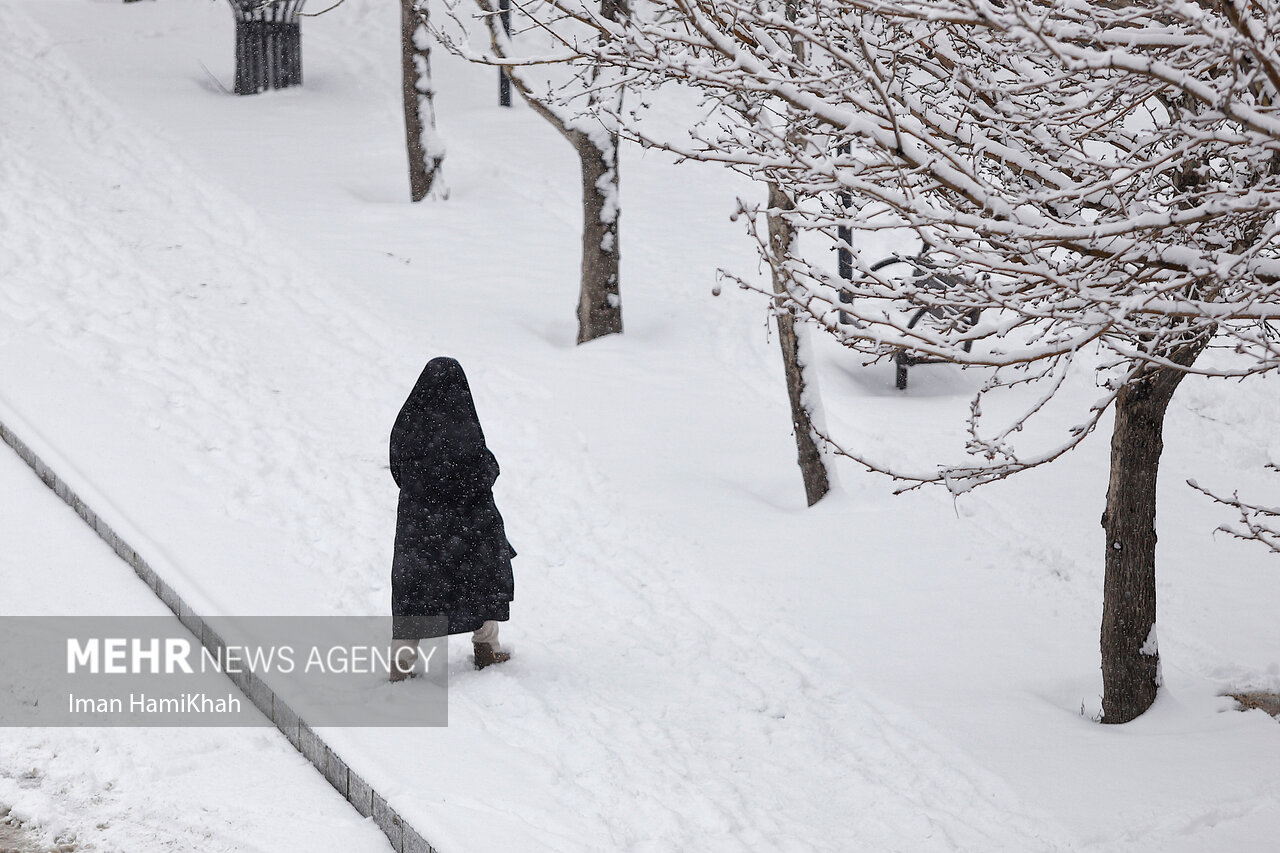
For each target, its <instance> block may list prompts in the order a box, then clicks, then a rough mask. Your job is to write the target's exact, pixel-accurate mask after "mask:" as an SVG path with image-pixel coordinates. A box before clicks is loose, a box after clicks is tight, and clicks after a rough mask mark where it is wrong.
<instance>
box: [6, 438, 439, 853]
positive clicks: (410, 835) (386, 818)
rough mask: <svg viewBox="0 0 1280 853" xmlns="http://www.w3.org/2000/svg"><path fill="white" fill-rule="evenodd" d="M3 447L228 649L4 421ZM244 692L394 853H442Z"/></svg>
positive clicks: (264, 700) (280, 706) (295, 727)
mask: <svg viewBox="0 0 1280 853" xmlns="http://www.w3.org/2000/svg"><path fill="white" fill-rule="evenodd" d="M0 441H3V442H4V443H5V444H7V445H9V446H10V447H11V448H13V450H14V452H15V453H17V454H18V456H19V457H20V458H21V459H22V461H23V462H25V463H27V465H28V466H29V467H30V468H31V470H33V471H35V473H36V476H37V477H39V478H40V479H41V481H43V482H44V484H45V485H46V486H48V487H49V488H50V489H51V490H53V493H54V494H56V495H57V496H58V497H59V498H61V499H62V501H63V503H65V504H67V506H69V507H71V508H72V509H73V510H75V511H76V515H78V516H80V518H81V519H82V520H83V521H84V523H85V524H87V525H89V527H90V528H92V529H93V531H94V532H95V533H97V534H98V537H99V538H100V539H102V541H104V542H106V543H107V544H108V545H110V546H111V550H113V551H115V552H116V555H117V556H119V557H120V559H121V560H124V561H125V562H126V563H128V564H129V565H130V566H131V567H132V568H133V570H134V572H135V573H137V575H138V577H139V578H141V579H142V582H143V583H145V584H146V585H147V587H148V588H149V589H150V590H151V591H152V592H153V593H155V595H156V597H157V598H159V599H160V601H161V602H163V603H164V605H165V606H166V607H168V608H169V609H170V610H172V611H173V614H174V615H175V616H177V617H178V619H179V621H181V622H182V624H183V625H184V626H185V627H186V629H187V630H188V631H190V632H191V634H192V636H194V637H195V638H196V639H197V640H198V641H199V642H200V644H201V645H202V646H204V647H205V648H206V649H208V650H209V651H210V652H211V653H217V652H219V651H220V650H222V649H223V648H225V643H224V642H223V640H222V638H221V637H220V636H218V634H217V633H216V632H215V631H213V630H212V629H211V628H210V627H209V626H208V625H206V624H205V621H204V619H203V618H202V617H201V616H200V614H198V613H196V612H195V611H194V610H192V609H191V607H190V606H188V604H187V603H186V602H185V601H183V600H182V597H181V596H179V595H178V593H177V592H175V591H174V589H173V587H171V586H169V584H167V583H165V581H164V579H163V578H161V577H160V576H159V575H158V574H156V572H155V570H154V569H152V568H151V565H150V564H149V563H148V562H147V561H146V559H145V558H144V557H142V556H141V555H140V554H139V553H138V552H137V550H136V549H135V548H134V547H133V546H132V545H130V544H129V543H128V542H126V541H125V540H124V539H123V538H122V537H121V536H119V535H117V534H116V532H115V531H114V530H113V529H112V528H111V526H110V525H109V524H107V522H105V521H103V520H102V518H101V516H99V515H98V514H97V513H96V512H94V510H93V509H92V508H90V507H89V505H88V504H87V503H85V502H84V500H82V499H81V498H80V496H79V495H78V494H76V492H75V491H74V490H73V489H72V488H71V487H70V486H69V485H67V482H66V481H65V480H63V479H62V478H61V477H60V476H58V474H57V472H55V471H54V470H53V469H52V468H51V467H50V466H49V465H48V464H47V463H46V462H45V461H44V460H43V459H41V458H40V456H39V455H38V454H37V453H36V452H35V451H34V450H32V449H31V447H30V445H28V444H27V443H26V442H25V441H23V440H22V439H21V438H19V437H18V436H17V435H16V434H15V433H14V432H13V430H12V429H10V428H9V427H8V426H7V425H6V424H5V423H4V422H3V421H0ZM227 677H228V678H229V679H231V682H232V683H233V684H235V685H236V686H237V687H239V688H240V690H241V691H243V692H244V694H245V696H246V697H248V699H249V701H250V702H252V703H253V704H254V705H255V706H256V707H257V708H258V710H259V711H261V712H262V713H263V714H264V715H265V716H266V717H267V719H269V720H270V721H271V722H272V723H274V724H275V727H276V728H277V729H279V730H280V733H281V734H283V735H284V736H285V738H286V739H287V740H288V741H289V743H291V744H292V745H293V747H294V749H296V750H298V752H300V753H302V755H303V757H304V758H306V759H307V761H309V762H311V765H312V766H313V767H315V769H316V771H317V772H318V773H319V774H320V775H321V776H323V777H324V778H325V780H326V781H327V782H328V783H329V784H330V785H332V786H333V788H334V790H336V791H337V792H338V793H339V794H341V795H342V797H343V799H345V800H346V801H347V802H348V803H350V804H351V807H352V808H354V809H355V810H356V811H357V812H358V813H359V814H360V816H361V817H366V818H367V817H372V818H373V821H374V823H376V824H377V825H378V829H380V830H382V833H383V834H384V835H385V836H387V840H388V841H390V842H391V848H392V849H393V850H395V851H396V853H440V851H438V850H436V848H434V847H432V846H431V845H430V844H429V843H427V840H426V839H425V838H423V837H422V834H421V833H419V832H418V831H417V830H416V829H414V828H413V827H412V826H410V825H409V824H408V822H406V821H405V820H404V819H403V818H402V817H400V815H399V814H398V813H397V812H396V810H395V809H393V808H391V806H390V805H388V803H387V801H386V799H385V798H384V797H383V796H382V795H381V794H379V793H378V792H377V791H376V790H374V789H373V787H372V786H371V785H370V784H369V783H368V782H366V781H365V780H364V779H362V778H361V777H360V776H359V775H357V774H356V773H355V772H354V771H353V770H351V769H350V768H349V767H348V766H347V763H346V762H345V761H343V760H342V758H341V756H339V755H338V753H336V752H334V751H333V749H332V748H330V746H329V745H328V744H327V743H325V742H324V740H323V739H322V738H321V737H320V736H319V735H318V734H316V733H315V731H314V730H313V729H312V728H311V727H310V726H309V725H307V723H306V721H305V720H303V719H302V718H300V717H299V716H298V715H297V714H296V713H294V711H293V709H292V708H290V707H289V706H288V705H287V704H286V703H285V702H284V701H283V700H281V699H280V698H279V697H278V696H276V694H275V692H274V691H273V690H272V689H271V687H270V686H269V685H267V683H266V682H264V681H263V680H262V679H261V678H260V677H258V675H256V674H255V673H251V672H241V673H232V674H228V676H227Z"/></svg>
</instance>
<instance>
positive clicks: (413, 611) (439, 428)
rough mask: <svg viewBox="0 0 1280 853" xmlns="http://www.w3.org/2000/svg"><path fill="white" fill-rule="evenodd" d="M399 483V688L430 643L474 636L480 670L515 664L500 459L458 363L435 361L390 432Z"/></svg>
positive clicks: (395, 589)
mask: <svg viewBox="0 0 1280 853" xmlns="http://www.w3.org/2000/svg"><path fill="white" fill-rule="evenodd" d="M391 476H392V477H393V478H394V479H395V481H396V485H397V486H399V487H400V508H399V511H398V513H397V515H396V545H395V557H394V559H393V561H392V564H391V614H392V633H393V636H394V639H395V643H394V645H395V647H396V655H395V660H396V661H397V662H398V665H397V666H394V667H392V673H391V680H392V681H399V680H400V679H401V678H404V677H405V676H406V675H407V673H408V671H409V670H411V669H412V667H413V663H414V660H415V657H416V649H417V644H418V640H421V639H423V638H424V637H438V636H443V635H444V634H460V633H463V632H466V631H474V632H475V633H474V634H473V635H472V637H471V640H472V643H473V645H474V648H475V665H476V669H483V668H484V667H486V666H489V665H490V664H495V663H502V662H503V661H506V660H508V659H509V658H510V654H508V653H507V652H504V651H502V647H501V646H500V645H499V644H498V623H499V622H505V621H506V620H507V618H508V604H509V603H510V601H511V600H512V598H514V580H513V578H512V575H511V558H512V557H514V556H515V553H516V552H515V551H514V550H513V549H512V547H511V543H510V542H508V541H507V535H506V532H505V530H504V529H503V526H502V516H501V515H499V514H498V508H497V506H496V505H494V502H493V491H492V489H493V483H494V481H495V480H496V479H498V460H497V459H495V458H494V456H493V454H492V453H491V452H489V448H488V447H486V446H485V443H484V432H483V431H482V430H481V429H480V418H479V417H478V416H477V415H476V405H475V403H474V402H473V401H472V399H471V389H470V388H469V387H468V385H467V377H466V375H465V374H464V373H463V372H462V365H460V364H458V362H457V361H455V360H454V359H452V358H435V359H432V360H431V361H430V362H429V363H428V364H427V366H426V369H424V370H423V371H422V376H420V377H418V384H417V385H415V386H414V387H413V392H412V393H410V394H409V399H407V400H405V403H404V407H403V408H402V409H401V410H400V415H399V416H398V417H397V418H396V425H395V427H393V428H392V430H391Z"/></svg>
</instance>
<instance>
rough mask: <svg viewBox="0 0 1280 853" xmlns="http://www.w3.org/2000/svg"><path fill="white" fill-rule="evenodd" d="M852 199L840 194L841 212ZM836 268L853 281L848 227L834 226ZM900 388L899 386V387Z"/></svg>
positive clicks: (845, 297) (845, 318) (848, 296)
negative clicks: (836, 244)
mask: <svg viewBox="0 0 1280 853" xmlns="http://www.w3.org/2000/svg"><path fill="white" fill-rule="evenodd" d="M849 152H850V148H849V144H848V143H845V144H844V145H841V146H840V147H839V148H837V149H836V153H837V154H848V153H849ZM852 201H853V199H852V198H851V197H850V196H849V194H848V193H840V207H841V209H842V210H848V209H849V204H850V202H852ZM836 242H837V243H839V245H838V246H836V266H837V268H838V272H839V273H840V277H841V278H842V279H844V280H845V281H852V280H853V229H852V228H850V227H849V226H848V225H838V226H836ZM840 301H841V302H842V303H844V304H846V305H847V304H848V303H850V302H852V301H853V294H852V293H850V292H849V291H847V290H841V291H840ZM839 320H840V322H841V323H848V322H849V315H848V314H846V313H845V312H844V311H841V312H840V316H839ZM899 387H901V386H899Z"/></svg>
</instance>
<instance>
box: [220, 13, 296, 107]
mask: <svg viewBox="0 0 1280 853" xmlns="http://www.w3.org/2000/svg"><path fill="white" fill-rule="evenodd" d="M229 2H230V3H231V12H232V14H234V15H235V17H236V86H235V93H236V94H237V95H256V94H257V93H259V92H265V91H267V90H268V89H284V88H285V87H287V86H300V85H302V29H301V27H300V26H299V23H298V13H299V12H301V11H302V6H303V4H304V3H305V2H306V0H229Z"/></svg>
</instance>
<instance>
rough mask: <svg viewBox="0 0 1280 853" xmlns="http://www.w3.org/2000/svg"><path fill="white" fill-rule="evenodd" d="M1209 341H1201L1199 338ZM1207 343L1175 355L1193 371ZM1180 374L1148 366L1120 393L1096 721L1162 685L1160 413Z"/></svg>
mask: <svg viewBox="0 0 1280 853" xmlns="http://www.w3.org/2000/svg"><path fill="white" fill-rule="evenodd" d="M1205 341H1207V338H1206V339H1205ZM1205 341H1198V342H1192V343H1190V344H1187V345H1184V346H1183V347H1181V348H1180V349H1178V350H1177V351H1175V352H1174V353H1173V355H1172V356H1171V357H1170V360H1171V361H1173V362H1174V363H1175V364H1181V365H1184V366H1187V367H1189V366H1191V364H1192V363H1193V362H1194V361H1195V359H1196V357H1197V356H1199V354H1200V353H1201V352H1202V351H1203V349H1204V343H1205ZM1184 376H1186V373H1184V372H1183V371H1181V370H1178V369H1176V368H1172V367H1158V368H1151V369H1150V370H1149V371H1148V372H1147V373H1146V374H1145V375H1144V376H1143V377H1142V378H1140V379H1138V380H1136V381H1134V382H1131V383H1130V384H1128V385H1126V386H1125V387H1123V388H1121V389H1120V393H1119V394H1118V395H1117V396H1116V421H1115V427H1114V428H1113V430H1112V433H1111V476H1110V482H1109V483H1108V485H1107V508H1106V511H1105V512H1103V514H1102V526H1103V528H1104V529H1105V530H1106V535H1107V541H1106V576H1105V579H1104V581H1103V590H1102V722H1104V723H1127V722H1129V721H1130V720H1132V719H1134V718H1135V717H1137V716H1139V715H1140V714H1142V713H1143V712H1144V711H1146V710H1147V709H1148V708H1150V707H1151V703H1152V702H1154V701H1155V699H1156V689H1157V688H1158V687H1159V686H1160V653H1159V649H1158V647H1157V645H1156V479H1157V474H1158V473H1159V468H1160V454H1161V452H1162V451H1163V450H1164V416H1165V412H1166V411H1167V410H1168V408H1169V401H1170V400H1172V399H1173V392H1174V391H1175V390H1177V388H1178V385H1179V383H1181V382H1182V379H1183V377H1184Z"/></svg>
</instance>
